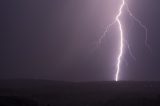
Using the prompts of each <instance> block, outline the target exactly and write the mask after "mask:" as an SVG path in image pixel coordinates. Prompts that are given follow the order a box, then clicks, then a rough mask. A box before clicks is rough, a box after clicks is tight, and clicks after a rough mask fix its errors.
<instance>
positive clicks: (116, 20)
mask: <svg viewBox="0 0 160 106" xmlns="http://www.w3.org/2000/svg"><path fill="white" fill-rule="evenodd" d="M121 1H122V2H121V4H120V8H119V9H118V14H117V15H116V17H115V18H114V21H113V22H112V23H111V24H109V25H108V26H107V27H106V30H105V31H104V33H103V35H101V37H100V38H99V41H98V44H101V42H102V39H103V38H104V37H105V36H106V33H108V31H109V30H110V28H111V27H112V26H113V25H115V24H118V29H119V32H120V33H119V36H120V38H119V39H120V44H119V53H118V56H117V62H116V75H115V81H119V73H120V66H121V63H122V56H123V54H124V48H125V47H126V46H127V47H128V50H129V54H130V56H131V57H132V58H133V59H134V60H136V58H135V57H134V56H133V54H132V52H131V49H130V45H129V43H128V42H127V40H126V39H125V38H124V33H123V31H124V29H123V25H122V22H121V20H120V17H121V15H122V12H123V8H124V7H125V9H126V10H127V12H128V14H129V16H130V17H132V18H133V20H134V21H135V22H136V23H138V24H139V26H140V27H141V28H143V29H144V31H145V46H146V47H147V48H149V49H150V50H151V48H150V46H149V44H148V42H147V40H148V33H147V32H148V30H147V27H146V26H145V25H144V24H143V23H142V22H141V21H140V20H139V19H138V18H136V17H135V16H134V15H133V14H132V12H131V11H130V9H129V7H128V5H127V3H126V1H125V0H121ZM124 41H125V42H126V45H125V43H124Z"/></svg>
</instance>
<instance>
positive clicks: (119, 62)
mask: <svg viewBox="0 0 160 106" xmlns="http://www.w3.org/2000/svg"><path fill="white" fill-rule="evenodd" d="M124 4H125V1H124V0H122V4H121V6H120V9H119V13H118V15H117V16H116V22H117V23H118V25H119V30H120V52H119V55H118V59H117V72H116V79H115V80H116V81H118V77H119V71H120V65H121V58H122V55H123V47H124V45H123V40H124V39H123V29H122V24H121V21H120V19H119V17H120V16H121V14H122V9H123V7H124Z"/></svg>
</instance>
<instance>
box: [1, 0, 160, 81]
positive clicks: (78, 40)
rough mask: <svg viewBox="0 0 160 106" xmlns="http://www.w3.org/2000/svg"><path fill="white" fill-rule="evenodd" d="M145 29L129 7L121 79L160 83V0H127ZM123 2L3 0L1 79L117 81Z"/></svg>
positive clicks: (107, 0)
mask: <svg viewBox="0 0 160 106" xmlns="http://www.w3.org/2000/svg"><path fill="white" fill-rule="evenodd" d="M127 2H128V5H129V8H130V10H131V11H132V13H133V14H134V15H135V16H136V17H137V18H139V19H140V20H141V21H142V23H143V24H145V25H146V26H147V28H148V43H149V45H150V47H151V49H152V50H149V49H148V48H147V47H145V45H144V43H145V32H144V30H143V29H142V28H141V27H140V26H139V25H138V24H137V23H135V21H133V19H132V18H131V17H129V15H128V14H127V12H126V11H125V10H124V11H123V16H122V17H121V19H122V22H123V24H124V33H125V38H126V39H127V40H128V42H129V44H130V46H131V50H132V53H133V55H134V56H135V57H136V60H134V59H132V58H131V56H130V55H129V52H128V50H127V49H125V54H124V55H123V61H122V64H121V71H120V75H119V79H120V80H127V81H129V80H136V81H140V80H145V81H151V80H158V81H160V46H159V45H160V6H159V4H160V0H127ZM120 3H121V2H120V0H1V1H0V35H1V38H0V78H31V79H51V80H65V81H108V80H114V77H115V73H116V57H117V53H118V47H119V45H118V44H119V43H118V42H119V32H118V29H117V25H114V26H113V27H112V28H111V30H110V31H109V32H108V33H107V34H106V37H105V38H104V39H103V40H102V43H101V45H99V46H98V48H97V46H96V42H97V41H98V39H99V38H100V36H101V35H102V34H103V32H104V31H105V27H106V26H107V25H108V24H110V23H111V22H112V21H113V19H114V17H115V15H116V13H117V11H118V8H119V6H120Z"/></svg>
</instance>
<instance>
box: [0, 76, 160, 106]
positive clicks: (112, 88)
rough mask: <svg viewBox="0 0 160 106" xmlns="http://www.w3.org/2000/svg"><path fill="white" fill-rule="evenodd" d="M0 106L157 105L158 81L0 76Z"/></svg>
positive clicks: (159, 85) (158, 99) (159, 104)
mask: <svg viewBox="0 0 160 106" xmlns="http://www.w3.org/2000/svg"><path fill="white" fill-rule="evenodd" d="M0 106H160V82H77V83H75V82H62V81H49V80H20V79H17V80H0Z"/></svg>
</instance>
